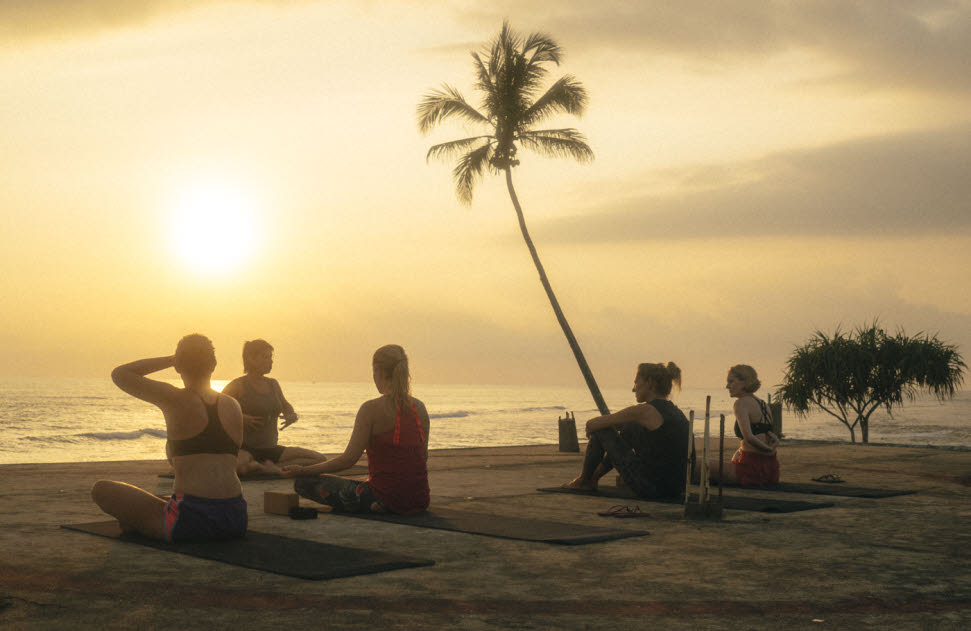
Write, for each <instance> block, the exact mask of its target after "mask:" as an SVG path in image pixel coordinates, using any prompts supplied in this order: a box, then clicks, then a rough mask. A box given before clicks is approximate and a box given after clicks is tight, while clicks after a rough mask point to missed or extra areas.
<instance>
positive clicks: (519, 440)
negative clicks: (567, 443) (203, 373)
mask: <svg viewBox="0 0 971 631" xmlns="http://www.w3.org/2000/svg"><path fill="white" fill-rule="evenodd" d="M173 383H177V382H175V381H173ZM225 383H226V382H225V381H214V382H213V386H214V387H215V388H217V389H220V388H222V386H223V385H225ZM177 385H181V383H177ZM281 385H282V387H283V391H284V394H285V395H286V397H287V399H288V400H289V401H290V402H291V403H292V404H293V406H294V408H295V409H296V411H297V413H298V414H299V415H300V420H299V421H298V422H297V423H296V424H294V425H291V426H290V427H288V428H287V429H285V430H283V431H282V432H281V433H280V443H281V444H284V445H294V446H301V447H309V448H311V449H316V450H317V451H321V452H324V453H327V454H336V453H340V452H341V451H343V449H344V446H345V445H346V444H347V439H348V437H349V436H350V433H351V428H352V427H353V425H354V417H355V414H356V413H357V409H358V407H359V406H360V404H361V403H362V402H364V401H365V400H367V399H370V398H373V397H374V396H377V393H376V392H375V390H374V386H373V385H372V384H365V383H302V382H282V383H281ZM413 388H414V394H415V396H417V397H418V398H420V399H421V400H422V401H424V402H425V405H426V407H427V408H428V411H429V414H430V416H431V432H430V442H429V445H430V447H431V448H432V449H440V448H453V447H498V446H512V445H555V444H557V441H558V423H557V419H558V418H560V417H563V416H565V415H566V413H567V412H572V413H573V414H574V415H575V416H576V419H577V429H578V433H579V434H580V437H581V439H582V438H583V423H584V422H585V421H586V420H587V419H589V418H591V417H593V416H596V415H597V412H596V407H595V406H594V404H593V400H592V399H591V397H590V393H589V392H588V391H587V390H586V389H585V388H582V387H581V388H570V387H535V386H528V387H527V386H458V385H447V386H435V385H423V384H414V386H413ZM603 394H604V398H605V400H606V401H607V405H608V406H609V407H610V409H611V410H614V411H616V410H619V409H621V408H622V407H625V406H627V405H631V404H633V403H634V400H633V394H632V393H631V392H630V389H629V388H624V389H612V390H611V389H606V390H604V391H603ZM708 395H710V396H711V397H712V402H711V414H712V418H713V424H712V431H713V434H714V435H715V436H716V437H717V432H718V416H719V414H725V415H726V434H727V436H726V448H728V446H731V449H734V448H735V446H736V439H735V438H734V436H732V434H731V432H732V423H733V421H734V418H733V417H732V415H731V410H732V401H731V399H730V398H729V396H728V393H727V392H726V391H725V389H724V387H722V386H713V387H711V388H686V389H685V390H683V391H682V392H680V393H678V392H675V393H673V396H672V399H673V400H674V402H675V403H676V404H677V405H678V406H680V407H681V409H683V410H684V411H685V413H686V414H687V413H688V411H689V410H694V411H695V416H696V419H697V420H696V422H695V433H696V434H698V435H700V434H701V433H702V428H703V424H704V423H703V418H704V410H705V397H706V396H708ZM783 434H784V437H785V438H786V439H800V440H827V441H829V440H835V441H845V442H849V440H850V434H849V430H847V429H846V428H845V427H844V426H843V425H842V424H841V423H839V422H838V421H836V420H835V419H833V418H832V417H830V416H828V415H826V414H825V413H814V414H811V415H809V416H808V417H805V418H802V417H799V416H796V415H795V414H793V413H791V412H789V411H784V412H783ZM857 440H859V430H857ZM870 442H871V443H889V444H904V445H934V446H949V447H965V448H969V447H971V392H968V391H964V392H960V393H958V395H957V396H956V397H955V398H954V399H952V400H950V401H947V402H944V403H941V402H938V401H937V399H935V398H934V397H930V396H926V397H922V398H920V399H918V400H916V401H914V402H910V403H907V404H905V406H904V407H903V408H900V409H898V410H896V411H894V414H893V417H892V418H891V417H889V416H888V415H887V413H886V412H885V411H883V410H880V411H878V412H876V413H874V415H873V416H872V417H871V420H870ZM783 449H784V443H783ZM163 458H165V424H164V421H163V419H162V414H161V412H159V410H158V409H157V408H155V407H154V406H152V405H150V404H148V403H145V402H143V401H139V400H138V399H135V398H133V397H130V396H128V395H126V394H125V393H123V392H121V391H120V390H119V389H118V388H116V387H115V386H114V385H113V384H112V383H111V381H110V380H109V379H107V378H104V379H69V378H0V464H14V463H42V462H83V461H106V460H155V459H163Z"/></svg>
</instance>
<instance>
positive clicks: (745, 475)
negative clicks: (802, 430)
mask: <svg viewBox="0 0 971 631" xmlns="http://www.w3.org/2000/svg"><path fill="white" fill-rule="evenodd" d="M761 385H762V384H761V382H760V381H759V376H758V374H757V373H756V372H755V369H754V368H752V367H751V366H748V365H746V364H738V365H736V366H732V367H731V368H730V369H729V371H728V379H727V381H726V384H725V387H726V388H727V389H728V393H729V394H730V395H731V396H732V398H734V399H737V400H736V401H735V406H734V408H735V435H736V436H737V437H738V438H739V439H741V444H740V445H739V447H738V451H736V452H735V455H734V456H732V461H731V465H730V466H727V467H725V468H724V474H723V475H724V478H725V482H727V483H736V484H741V485H742V486H766V485H769V484H777V483H778V482H779V460H778V458H777V457H776V449H777V448H778V446H779V437H778V436H776V434H775V432H773V431H772V413H771V412H770V411H769V407H768V406H767V405H766V404H765V401H762V400H761V399H759V398H756V397H755V395H754V393H755V392H756V391H758V389H759V387H760V386H761ZM718 464H719V463H718V461H717V460H716V461H715V462H714V463H712V465H711V467H710V469H711V471H712V475H713V477H715V478H717V472H718V468H719V467H718ZM716 481H717V480H716Z"/></svg>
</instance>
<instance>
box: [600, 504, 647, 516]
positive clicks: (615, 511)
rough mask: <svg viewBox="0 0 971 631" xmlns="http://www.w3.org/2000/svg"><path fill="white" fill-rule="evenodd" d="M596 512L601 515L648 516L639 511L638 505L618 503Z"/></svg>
mask: <svg viewBox="0 0 971 631" xmlns="http://www.w3.org/2000/svg"><path fill="white" fill-rule="evenodd" d="M597 514H598V515H600V516H601V517H650V515H648V514H647V513H642V512H641V507H640V506H637V505H634V506H622V505H620V504H617V505H616V506H611V507H610V508H608V509H607V510H605V511H601V512H599V513H597Z"/></svg>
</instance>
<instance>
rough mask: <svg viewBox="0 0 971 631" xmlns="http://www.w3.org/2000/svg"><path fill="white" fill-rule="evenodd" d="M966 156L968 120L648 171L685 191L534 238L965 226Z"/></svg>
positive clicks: (606, 210) (970, 137) (609, 208)
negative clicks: (954, 124) (936, 128)
mask: <svg viewBox="0 0 971 631" xmlns="http://www.w3.org/2000/svg"><path fill="white" fill-rule="evenodd" d="M968 164H971V126H967V125H965V126H961V127H957V128H951V129H945V130H939V131H933V132H923V133H912V134H906V135H900V136H895V137H889V138H888V137H883V138H874V139H865V140H855V141H850V142H845V143H841V144H837V145H831V146H828V147H823V148H820V149H812V150H801V151H788V152H783V153H777V154H773V155H770V156H767V157H765V158H762V159H760V160H757V161H753V162H748V163H743V164H734V165H709V166H702V167H699V168H695V169H682V170H678V171H673V172H666V173H664V174H661V175H660V176H658V175H657V174H653V175H652V176H651V178H653V179H658V178H659V177H661V178H663V179H664V180H665V181H666V182H670V181H672V180H673V181H677V182H678V183H679V185H680V186H681V187H682V189H683V190H685V191H686V192H683V193H682V194H678V195H663V196H662V195H656V194H652V193H651V192H650V191H647V192H644V193H642V194H635V195H633V196H631V197H627V198H621V199H614V200H607V201H605V202H603V203H599V204H596V205H593V206H589V207H587V208H586V209H584V210H583V212H582V214H580V215H577V216H573V217H570V218H564V219H558V220H552V221H550V222H549V223H548V224H546V225H545V226H544V227H543V238H544V239H551V240H559V241H565V242H580V241H585V242H610V241H650V240H657V239H670V238H679V239H686V238H712V237H734V236H739V235H743V234H748V235H755V234H762V235H816V236H851V235H867V236H888V237H889V236H898V235H904V234H906V235H919V234H955V233H967V232H969V230H971V208H969V200H971V178H969V177H968V173H967V165H968ZM651 178H646V179H651ZM613 188H615V189H616V188H620V189H624V188H625V187H624V186H621V187H616V186H615V187H613ZM602 190H610V187H606V186H604V187H602Z"/></svg>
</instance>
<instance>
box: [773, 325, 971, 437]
mask: <svg viewBox="0 0 971 631" xmlns="http://www.w3.org/2000/svg"><path fill="white" fill-rule="evenodd" d="M966 368H967V365H966V364H965V363H964V361H963V359H962V357H961V354H960V353H959V352H958V349H957V347H956V346H953V345H950V344H947V343H945V342H942V341H941V340H939V339H938V338H937V336H936V335H934V336H931V335H927V334H926V333H918V334H917V335H915V336H913V337H908V336H907V335H906V334H904V332H903V331H898V332H897V333H896V334H895V335H889V334H888V333H887V332H886V331H885V330H884V329H883V328H881V327H880V326H879V324H878V323H876V322H874V323H873V324H871V325H869V326H862V327H859V328H857V329H856V330H855V331H853V332H852V333H844V332H842V331H840V329H839V328H837V329H836V331H835V332H834V333H833V335H832V336H829V335H827V334H826V333H823V332H821V331H816V332H815V334H814V335H813V336H812V338H810V340H809V341H808V342H806V344H804V345H802V346H799V347H797V348H796V349H795V350H794V351H793V352H792V354H791V355H790V356H789V359H788V360H787V363H786V373H785V377H784V378H783V383H782V386H781V387H780V388H779V396H780V398H781V399H782V401H783V402H784V403H785V404H786V406H787V407H789V408H790V409H792V410H794V411H795V412H797V413H799V414H806V413H807V412H809V411H810V410H811V409H813V408H819V409H821V410H823V411H824V412H826V413H827V414H829V415H831V416H833V417H834V418H836V419H837V420H839V421H840V422H841V423H843V424H844V425H846V427H847V428H848V429H849V430H850V440H851V441H852V442H856V431H855V430H856V427H857V426H859V428H860V436H861V440H862V442H864V443H867V442H869V431H870V415H872V414H873V412H874V411H876V410H877V409H879V408H881V407H882V408H885V409H886V410H887V413H888V414H892V413H893V409H894V408H896V407H898V406H902V405H903V402H904V400H905V399H907V400H913V399H914V398H915V397H916V396H917V395H918V394H919V393H920V392H922V391H926V392H930V393H933V394H934V395H935V396H936V397H937V398H938V399H940V400H945V399H949V398H951V397H953V396H954V393H955V391H956V390H957V388H958V387H959V386H960V385H961V384H962V383H963V381H964V370H965V369H966Z"/></svg>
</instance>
